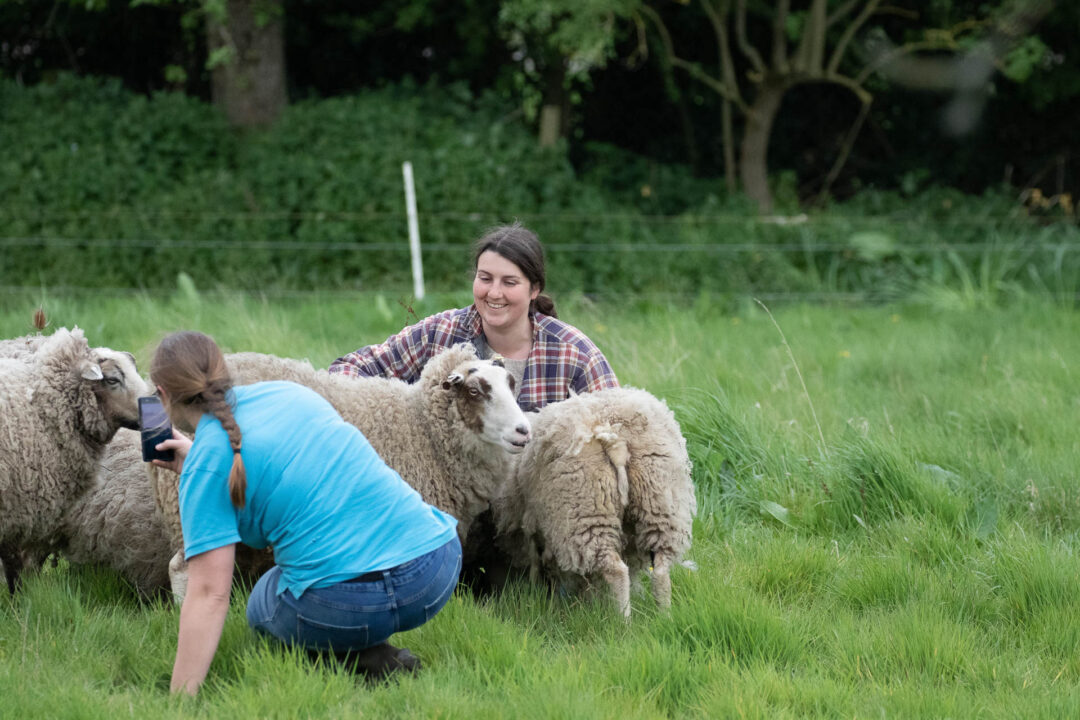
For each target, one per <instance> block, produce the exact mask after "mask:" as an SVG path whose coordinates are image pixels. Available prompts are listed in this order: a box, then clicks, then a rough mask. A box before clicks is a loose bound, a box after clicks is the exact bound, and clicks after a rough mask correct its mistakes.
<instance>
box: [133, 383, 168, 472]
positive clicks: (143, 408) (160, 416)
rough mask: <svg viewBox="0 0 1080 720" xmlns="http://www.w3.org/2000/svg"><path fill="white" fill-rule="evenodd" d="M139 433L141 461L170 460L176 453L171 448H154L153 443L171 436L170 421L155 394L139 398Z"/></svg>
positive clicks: (155, 443)
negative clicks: (140, 437) (140, 436)
mask: <svg viewBox="0 0 1080 720" xmlns="http://www.w3.org/2000/svg"><path fill="white" fill-rule="evenodd" d="M139 434H140V435H142V459H143V462H150V461H151V460H164V461H166V462H171V461H172V459H173V457H174V456H175V454H176V453H174V452H173V451H172V450H156V449H155V447H154V446H155V445H157V444H158V443H159V442H162V441H163V440H168V439H170V438H172V423H170V422H169V416H168V414H166V412H165V406H164V405H162V404H161V398H159V397H157V396H156V395H151V396H149V397H141V398H139Z"/></svg>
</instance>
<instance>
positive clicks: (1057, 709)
mask: <svg viewBox="0 0 1080 720" xmlns="http://www.w3.org/2000/svg"><path fill="white" fill-rule="evenodd" d="M40 299H41V298H21V297H6V298H3V299H0V337H11V336H15V335H21V334H25V333H26V332H29V319H30V315H31V313H32V311H33V309H34V307H36V305H37V302H38V301H39V300H40ZM463 302H467V297H465V296H457V297H445V296H443V297H437V298H429V299H428V300H426V301H425V302H424V303H422V304H419V305H416V306H414V308H413V309H414V310H415V312H416V313H417V314H419V315H421V316H423V315H425V314H427V313H429V312H431V311H434V310H436V309H439V308H442V307H448V306H451V305H455V304H458V303H463ZM730 307H732V306H731V305H730V304H726V305H724V306H723V309H722V307H721V306H720V305H718V304H713V303H711V302H709V301H708V299H705V298H703V299H701V300H699V301H698V302H696V303H694V304H692V305H689V306H680V307H673V306H668V305H663V304H656V303H652V302H650V301H648V300H641V301H635V302H632V303H628V304H624V305H620V306H611V305H604V306H595V305H592V304H590V303H589V302H587V301H585V300H583V299H570V300H569V301H568V302H566V303H565V304H564V305H563V306H561V307H560V310H561V311H562V316H563V317H564V318H566V319H567V320H569V321H570V322H572V323H574V324H575V325H578V326H579V327H581V328H582V329H583V330H585V331H586V332H587V333H588V334H589V335H590V336H591V337H592V338H593V339H594V340H596V342H597V343H598V344H599V345H600V346H601V347H602V348H603V349H604V351H605V352H606V354H607V355H608V357H609V358H610V359H611V360H612V363H613V365H614V366H615V369H616V371H617V373H618V374H619V376H620V379H621V380H622V381H623V382H624V383H625V384H630V385H635V386H638V387H644V388H646V389H648V390H650V391H652V392H653V393H655V394H657V395H659V396H661V397H664V398H665V399H666V400H667V401H668V403H669V404H670V405H671V406H672V407H673V408H674V409H675V412H676V415H677V417H678V418H679V420H680V422H681V423H682V427H683V431H684V433H685V434H686V436H687V439H688V441H689V445H690V450H691V454H692V457H693V459H694V462H695V470H694V480H695V484H696V487H697V490H698V500H699V506H700V511H699V515H698V518H697V520H696V522H695V527H694V546H693V548H692V550H691V552H690V557H692V558H693V559H694V560H695V561H696V562H697V563H698V565H699V566H700V569H699V571H697V572H693V573H692V572H690V571H687V570H685V569H682V568H679V569H677V570H676V572H675V575H674V578H673V586H674V600H673V608H672V611H671V613H670V614H669V615H667V616H664V615H659V614H657V612H656V611H655V608H654V606H653V604H652V601H651V599H650V598H648V597H638V598H635V600H634V620H633V622H632V624H630V625H629V626H625V625H624V624H623V623H622V621H621V620H620V618H619V617H618V616H617V613H616V611H615V610H614V608H613V607H610V606H609V604H608V603H605V602H603V601H602V600H599V601H598V600H582V599H565V598H559V597H555V598H552V597H549V596H547V595H546V594H544V593H543V592H541V591H540V590H538V589H535V588H533V587H528V586H514V587H511V588H510V589H509V590H508V591H507V592H505V593H504V594H502V595H501V596H499V597H497V598H495V599H493V600H489V601H486V602H477V601H476V600H474V599H473V598H472V597H471V596H470V595H468V594H467V593H464V592H460V591H459V592H458V594H456V595H455V597H454V598H453V599H452V601H451V602H450V603H449V604H448V605H447V608H446V609H445V610H444V611H443V612H442V613H441V614H440V615H439V617H438V618H436V619H435V620H434V621H433V622H431V623H429V624H428V625H426V626H424V627H422V628H420V629H418V630H415V631H412V632H409V633H406V634H405V635H404V636H397V641H398V642H397V643H396V644H402V645H406V646H408V647H410V648H411V649H412V650H413V651H414V652H415V653H416V654H417V655H418V656H420V657H421V658H422V659H423V660H424V662H425V665H426V667H425V669H424V671H423V672H422V673H421V674H420V675H419V676H417V677H416V678H409V679H405V680H402V681H401V682H397V683H392V684H387V685H381V686H376V687H369V686H366V685H364V684H362V683H359V684H358V683H357V681H356V680H355V679H354V678H352V677H350V676H348V675H346V674H343V673H341V672H338V671H336V670H333V669H328V668H325V667H317V666H313V665H312V664H310V663H309V662H308V661H307V660H306V659H302V658H301V657H299V656H298V655H296V654H292V653H288V652H283V651H280V650H277V649H275V648H273V647H271V646H269V645H268V644H266V643H264V642H262V641H258V640H256V639H255V638H254V636H253V635H252V634H251V632H250V631H249V630H248V628H247V626H246V624H245V622H244V618H243V605H244V604H243V598H242V597H237V598H236V599H235V601H234V604H233V609H232V611H231V614H230V616H229V619H228V622H227V624H226V628H225V634H224V637H223V640H222V644H221V648H220V649H219V652H218V656H217V659H216V660H215V662H214V665H213V667H212V668H211V672H210V677H209V679H208V682H207V684H206V686H205V687H204V689H203V691H202V693H201V694H200V696H199V697H198V698H196V699H194V700H190V699H179V698H171V697H169V695H168V693H167V688H168V679H169V673H170V671H171V667H172V659H173V653H174V650H175V635H176V627H177V618H178V613H177V611H176V609H174V608H172V607H171V606H168V605H160V604H158V605H145V604H140V603H139V602H138V601H137V600H136V599H135V598H134V597H133V595H132V593H131V592H130V591H129V590H128V589H127V588H126V587H125V586H124V585H123V583H122V582H121V581H120V580H119V579H118V578H117V577H116V576H115V575H113V574H111V573H110V572H108V571H105V570H95V569H89V568H74V569H72V568H67V567H66V566H65V565H64V564H63V563H61V564H60V566H59V567H57V568H54V569H48V570H46V571H45V572H44V573H43V574H41V575H39V576H37V577H31V578H29V579H28V581H27V582H26V585H25V591H24V592H22V593H21V594H20V595H18V596H17V597H15V598H14V599H8V598H7V597H3V598H2V599H0V716H3V717H20V718H23V717H26V718H30V717H50V718H51V717H78V718H109V719H110V720H111V719H113V718H116V717H128V716H136V717H143V716H149V717H215V718H216V717H225V716H236V717H305V718H308V717H311V718H342V717H432V718H434V717H439V718H473V717H484V718H488V717H490V718H496V717H507V718H518V717H522V718H612V717H618V718H620V719H622V720H629V719H630V718H660V717H708V718H727V717H731V718H802V717H920V718H922V717H941V718H944V717H950V718H971V717H977V718H1014V717H1025V718H1043V717H1045V718H1062V717H1077V716H1080V602H1078V595H1080V558H1078V555H1077V553H1078V550H1080V540H1078V531H1080V482H1078V477H1077V470H1076V467H1077V460H1078V458H1080V434H1078V432H1077V425H1078V424H1077V418H1078V415H1080V383H1078V382H1077V380H1078V378H1077V374H1078V373H1080V368H1078V367H1077V365H1076V363H1075V360H1074V359H1075V358H1077V357H1080V319H1078V316H1077V315H1076V313H1075V312H1074V311H1073V310H1072V309H1069V308H1063V307H1061V306H1059V305H1055V304H1050V303H1048V302H1043V301H1036V300H1030V301H1017V302H1014V303H1012V304H1010V305H1009V306H1008V307H997V306H994V305H993V304H991V303H984V302H980V301H979V298H978V297H971V296H964V295H935V296H933V297H924V298H923V299H922V301H920V302H912V303H909V304H906V305H903V306H889V307H874V308H856V309H852V308H830V307H818V306H794V307H786V308H779V309H774V310H773V316H770V315H769V314H767V313H766V312H765V311H764V310H763V309H762V308H761V307H759V306H758V305H756V304H755V303H753V302H749V301H748V302H746V303H744V304H743V305H741V306H737V307H738V308H739V309H738V311H736V312H732V311H731V310H730ZM45 308H46V310H47V311H48V313H49V315H50V318H51V321H52V323H53V325H54V326H71V325H75V324H77V325H79V326H80V327H82V328H84V329H85V330H86V332H87V335H88V336H89V338H90V339H91V342H92V343H94V344H101V345H109V346H112V347H114V348H119V349H126V350H130V351H132V352H133V353H135V355H136V356H137V358H138V359H139V363H140V367H141V369H142V370H144V371H145V369H146V367H147V364H148V359H149V356H150V353H151V352H152V349H153V347H154V344H155V342H156V341H157V340H158V339H159V338H160V337H161V336H162V335H163V334H164V333H166V332H168V331H171V330H175V329H180V328H196V329H200V330H203V331H206V332H208V333H210V334H212V335H214V336H215V337H216V338H217V339H218V341H219V342H220V343H221V344H222V345H223V346H224V347H225V349H226V350H229V351H239V350H257V351H264V352H272V353H276V354H279V355H286V356H293V357H306V358H308V359H310V360H311V361H312V362H313V363H314V364H316V365H322V366H325V365H326V364H327V363H328V362H329V361H330V360H332V359H333V358H334V357H336V356H337V355H339V354H341V353H343V352H345V351H347V350H351V349H353V348H355V347H357V346H359V345H362V344H365V343H369V342H375V341H379V340H382V339H383V338H384V337H386V335H387V334H389V333H390V332H392V331H395V330H397V329H398V328H400V327H401V326H402V325H403V324H404V323H405V322H407V321H409V320H410V313H409V311H408V310H407V308H406V307H405V306H404V305H403V304H401V303H399V302H398V301H396V300H395V299H394V298H393V297H391V296H386V297H379V296H363V297H360V296H358V297H356V298H352V299H342V298H335V297H327V298H322V299H319V298H312V297H305V298H299V299H296V300H294V301H274V302H264V301H259V300H253V299H244V298H239V297H230V296H211V295H205V294H203V295H200V294H199V293H198V292H196V291H194V290H193V289H190V288H189V289H188V290H187V291H183V290H181V291H178V292H177V294H176V295H175V296H173V297H168V298H158V299H151V298H148V297H143V296H133V297H128V298H116V299H109V298H104V297H91V298H83V299H77V298H67V299H65V298H52V297H48V296H46V297H45ZM773 317H774V318H775V324H774V322H773ZM781 331H782V332H781ZM804 383H805V387H804Z"/></svg>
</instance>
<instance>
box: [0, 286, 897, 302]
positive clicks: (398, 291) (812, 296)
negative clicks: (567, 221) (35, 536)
mask: <svg viewBox="0 0 1080 720" xmlns="http://www.w3.org/2000/svg"><path fill="white" fill-rule="evenodd" d="M177 292H178V291H177V289H176V288H175V287H168V288H126V287H104V288H102V287H82V286H77V285H50V286H48V287H44V288H43V287H41V286H35V285H0V295H7V296H20V295H25V296H40V295H42V294H45V295H53V296H64V295H67V296H91V297H115V298H132V297H150V298H159V299H161V298H168V297H173V296H175V295H176V294H177ZM440 294H446V295H449V294H453V293H440ZM459 294H460V293H459ZM711 294H712V295H714V296H717V297H721V296H723V293H711ZM199 295H200V296H202V297H208V298H218V297H238V298H245V299H261V298H268V299H275V300H276V299H314V298H326V299H337V300H355V299H356V298H365V297H375V296H376V295H382V296H384V297H386V296H400V297H408V290H407V288H406V287H404V286H402V287H401V288H390V289H381V290H286V289H266V290H215V289H206V290H199ZM697 296H698V293H689V292H687V293H679V292H649V293H647V297H648V298H649V299H652V300H660V301H669V300H679V301H684V300H686V299H687V298H689V297H697ZM734 296H736V297H755V298H758V299H760V300H763V301H768V302H791V301H796V302H798V301H805V302H830V301H832V302H852V303H858V302H865V301H867V300H872V299H874V298H879V297H880V296H881V294H880V293H870V292H842V291H835V292H832V291H806V292H797V291H790V292H789V291H763V292H757V291H752V290H746V291H741V292H738V293H734ZM565 297H567V298H573V297H585V298H589V299H596V300H616V299H626V298H635V299H640V298H641V295H640V294H638V293H634V292H619V291H600V292H589V293H581V292H569V293H566V294H565ZM410 299H414V298H410Z"/></svg>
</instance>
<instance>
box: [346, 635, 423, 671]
mask: <svg viewBox="0 0 1080 720" xmlns="http://www.w3.org/2000/svg"><path fill="white" fill-rule="evenodd" d="M342 661H343V662H344V663H345V664H346V666H347V667H348V668H349V669H350V670H352V671H353V672H355V673H358V674H360V675H364V676H365V677H367V678H368V679H371V680H382V679H383V678H386V677H389V676H390V675H391V674H393V673H396V672H413V673H414V672H416V671H417V670H419V669H420V660H419V658H417V657H416V656H415V655H413V654H412V653H411V652H409V650H408V649H407V648H398V647H394V646H393V645H391V644H390V643H382V644H380V645H374V646H372V647H369V648H365V649H363V650H358V651H356V652H351V653H349V654H348V655H347V656H346V657H344V658H342Z"/></svg>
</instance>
